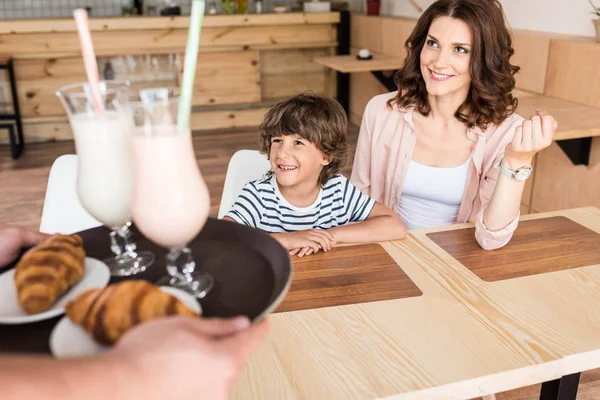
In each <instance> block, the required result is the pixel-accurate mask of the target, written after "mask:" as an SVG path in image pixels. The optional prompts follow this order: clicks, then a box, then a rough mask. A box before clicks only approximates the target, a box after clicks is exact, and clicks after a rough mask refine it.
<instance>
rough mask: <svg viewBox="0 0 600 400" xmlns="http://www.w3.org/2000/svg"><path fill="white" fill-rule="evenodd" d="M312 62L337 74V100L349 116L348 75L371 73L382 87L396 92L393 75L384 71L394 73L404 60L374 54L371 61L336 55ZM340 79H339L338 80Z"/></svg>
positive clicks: (317, 58) (319, 58) (318, 58)
mask: <svg viewBox="0 0 600 400" xmlns="http://www.w3.org/2000/svg"><path fill="white" fill-rule="evenodd" d="M313 61H314V62H315V63H317V64H320V65H323V66H325V67H328V68H331V69H332V70H333V71H337V72H338V80H337V85H336V87H337V100H338V101H339V102H340V104H341V105H342V107H344V110H346V113H347V114H348V115H350V79H349V76H348V74H349V73H352V72H371V73H372V74H373V75H374V76H375V78H377V80H379V82H381V84H382V85H383V86H385V87H386V88H387V89H388V90H389V91H390V92H392V91H394V90H397V89H396V84H395V83H394V75H393V73H392V74H388V75H385V74H384V73H383V72H384V71H395V70H397V69H399V68H400V67H401V66H402V64H403V63H404V60H403V59H402V58H395V57H389V56H384V55H379V54H374V55H373V58H372V59H371V60H359V59H357V58H356V55H337V56H330V57H316V58H314V59H313ZM340 78H341V79H340Z"/></svg>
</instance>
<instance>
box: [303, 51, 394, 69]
mask: <svg viewBox="0 0 600 400" xmlns="http://www.w3.org/2000/svg"><path fill="white" fill-rule="evenodd" d="M313 61H314V62H316V63H317V64H321V65H323V66H325V67H328V68H331V69H333V70H334V71H338V72H342V73H350V72H371V71H388V70H395V69H398V68H400V67H401V66H402V64H403V63H404V60H403V59H402V58H396V57H388V56H383V55H382V56H380V55H374V56H373V58H372V59H371V60H359V59H357V58H356V56H355V55H341V56H331V57H317V58H315V59H314V60H313Z"/></svg>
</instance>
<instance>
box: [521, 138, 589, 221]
mask: <svg viewBox="0 0 600 400" xmlns="http://www.w3.org/2000/svg"><path fill="white" fill-rule="evenodd" d="M598 150H599V149H598V148H596V149H595V151H598ZM536 157H537V160H536V172H535V183H534V186H533V196H532V201H531V208H532V210H533V211H536V212H542V211H555V210H563V209H567V208H576V207H587V206H594V207H600V164H595V165H593V166H590V167H587V166H585V165H577V166H575V165H573V164H572V163H571V160H570V159H569V158H568V157H567V156H566V155H565V154H564V153H563V151H562V150H561V149H560V147H559V146H558V145H557V144H556V143H554V144H552V145H551V146H550V147H549V148H547V149H545V150H544V151H542V152H540V153H539V154H538V155H537V156H536Z"/></svg>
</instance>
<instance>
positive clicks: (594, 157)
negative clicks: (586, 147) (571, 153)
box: [589, 136, 600, 167]
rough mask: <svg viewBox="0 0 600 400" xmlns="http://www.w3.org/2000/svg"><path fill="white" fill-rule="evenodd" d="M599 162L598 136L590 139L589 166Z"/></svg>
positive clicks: (599, 146)
mask: <svg viewBox="0 0 600 400" xmlns="http://www.w3.org/2000/svg"><path fill="white" fill-rule="evenodd" d="M598 164H600V136H596V137H595V138H593V139H592V148H591V149H590V163H589V165H590V167H595V166H597V165H598Z"/></svg>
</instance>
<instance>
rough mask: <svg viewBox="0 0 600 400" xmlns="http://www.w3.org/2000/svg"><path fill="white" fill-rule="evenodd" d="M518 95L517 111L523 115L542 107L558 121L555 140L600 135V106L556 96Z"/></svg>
mask: <svg viewBox="0 0 600 400" xmlns="http://www.w3.org/2000/svg"><path fill="white" fill-rule="evenodd" d="M517 97H518V99H519V106H518V107H517V113H518V114H519V115H521V116H522V117H524V118H529V117H530V116H532V115H534V114H535V110H536V109H538V108H541V109H543V110H545V111H547V112H549V113H550V114H551V115H552V116H553V117H554V119H556V121H558V128H557V129H556V133H555V135H554V139H555V140H563V139H576V138H582V137H590V136H600V108H594V107H589V106H586V105H583V104H578V103H573V102H572V101H567V100H562V99H558V98H556V97H548V96H539V95H527V94H521V95H517Z"/></svg>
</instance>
